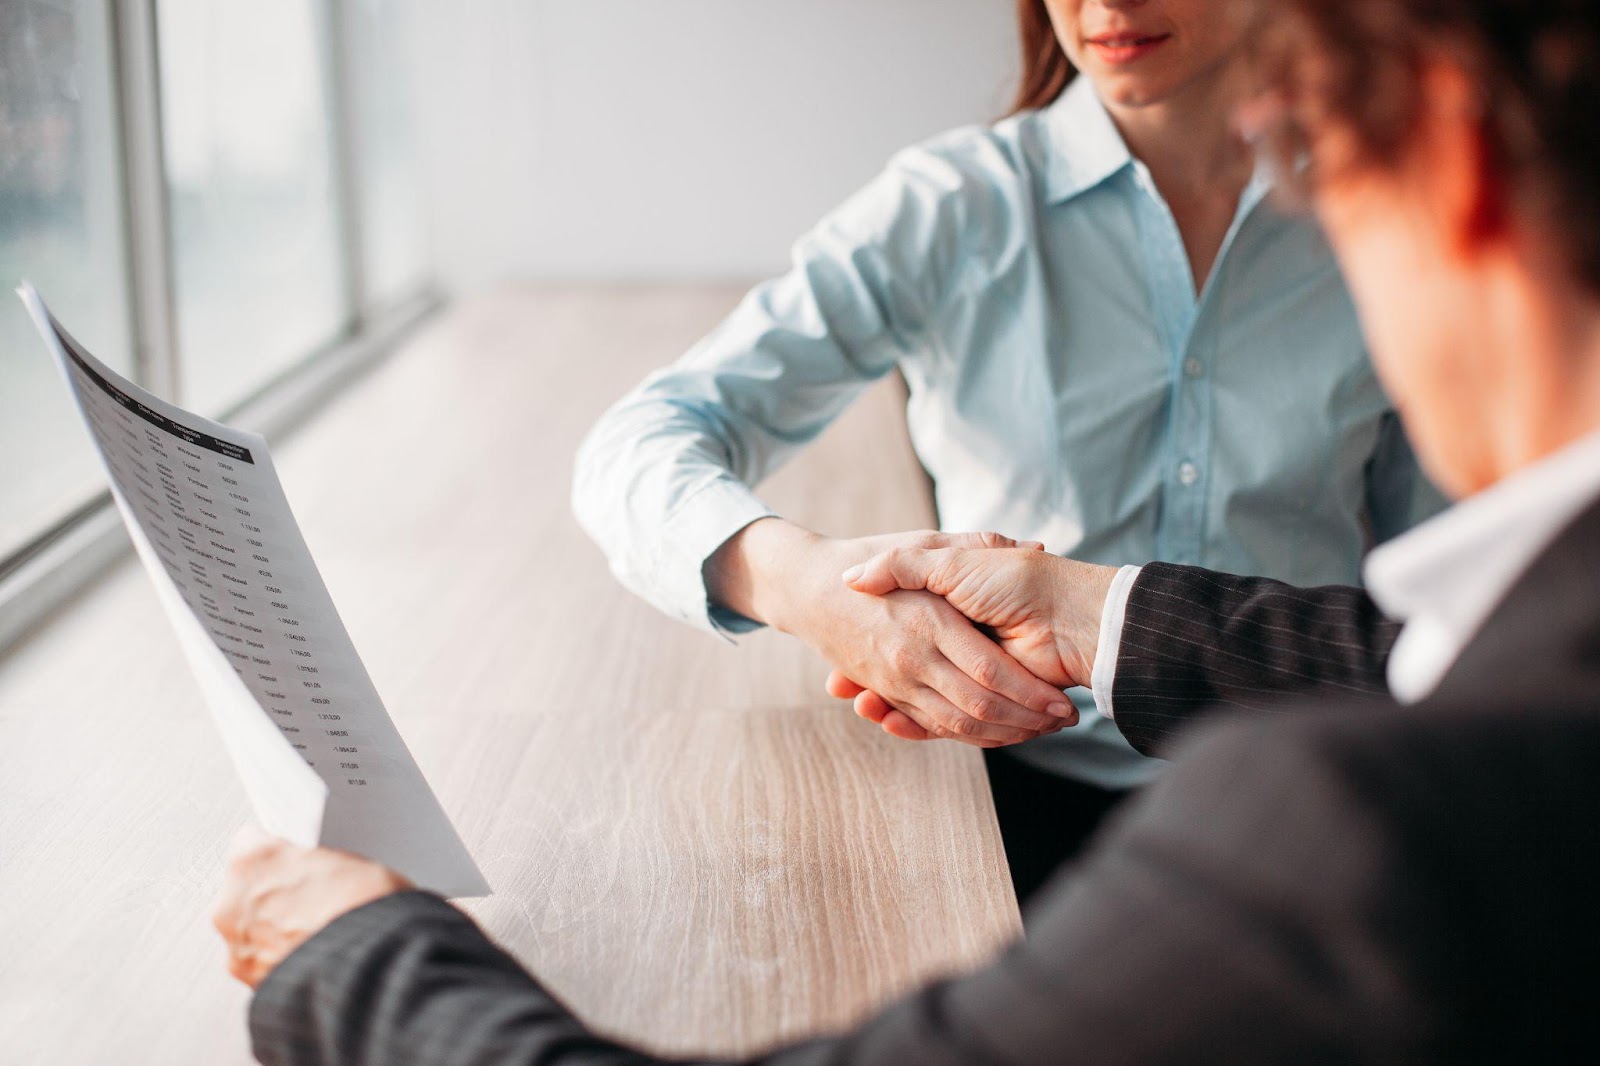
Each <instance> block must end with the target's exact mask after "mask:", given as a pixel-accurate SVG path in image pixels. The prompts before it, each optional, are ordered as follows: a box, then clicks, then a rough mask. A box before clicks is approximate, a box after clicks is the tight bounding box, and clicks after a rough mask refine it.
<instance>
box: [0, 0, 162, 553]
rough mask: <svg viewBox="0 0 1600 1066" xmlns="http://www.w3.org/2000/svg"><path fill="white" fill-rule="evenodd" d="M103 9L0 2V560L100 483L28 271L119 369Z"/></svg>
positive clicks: (119, 285)
mask: <svg viewBox="0 0 1600 1066" xmlns="http://www.w3.org/2000/svg"><path fill="white" fill-rule="evenodd" d="M108 32H109V30H108V26H107V23H106V18H105V5H104V4H102V3H98V2H90V0H85V2H74V0H51V2H46V0H0V283H3V284H4V288H3V289H0V558H3V557H5V556H7V555H10V554H11V553H12V552H14V551H15V550H16V549H17V548H18V547H20V546H21V545H22V544H23V543H25V542H26V541H28V540H31V539H32V538H33V537H35V536H37V535H38V534H39V533H40V532H42V531H43V530H44V528H45V527H47V526H49V525H50V524H52V523H53V522H55V521H56V520H58V519H59V518H61V517H62V516H63V515H64V514H65V513H66V512H67V511H69V510H71V509H72V508H73V507H75V506H77V505H78V504H81V503H82V502H84V500H86V499H88V497H89V496H90V495H91V494H92V493H94V492H97V491H99V490H100V489H102V488H103V487H104V485H103V479H102V478H101V476H100V473H99V470H98V468H97V467H96V465H95V460H94V457H93V453H92V452H91V451H90V449H89V441H88V437H87V435H86V434H85V433H84V431H83V426H82V424H81V423H80V422H79V420H78V416H77V414H76V413H75V412H74V411H73V410H72V407H71V401H70V400H69V399H68V398H67V391H66V389H65V388H64V387H63V385H62V383H61V380H60V377H59V376H58V372H57V371H56V369H55V366H54V364H53V363H52V362H51V361H50V357H49V356H48V355H46V354H45V350H44V346H43V342H42V341H41V340H40V339H39V336H38V334H37V333H35V332H34V329H33V325H32V323H31V322H30V321H29V319H28V316H27V314H26V313H25V312H24V311H23V308H22V303H21V301H19V300H18V299H17V298H16V297H15V296H14V295H13V294H12V292H11V290H12V289H13V288H15V287H16V284H17V281H18V280H19V279H21V278H27V279H28V280H30V281H32V282H33V283H34V284H35V285H37V286H38V287H39V291H40V292H41V293H42V294H43V295H44V297H45V299H46V300H48V301H49V302H50V306H51V310H53V311H54V312H55V313H56V314H57V315H59V316H60V317H61V319H62V321H63V322H64V323H65V324H66V325H67V327H68V328H69V329H71V330H72V332H73V334H74V335H75V336H77V337H78V339H79V340H81V341H83V343H84V344H86V345H88V346H89V348H90V349H91V350H93V351H94V352H95V354H96V355H99V356H100V357H101V358H103V359H105V360H106V361H107V362H109V363H111V364H112V365H113V366H116V367H117V368H118V369H119V370H123V371H127V370H128V369H129V366H130V361H131V358H130V357H131V345H130V342H129V328H128V306H127V288H126V280H127V272H126V267H125V261H124V254H123V244H122V199H121V193H120V188H121V186H120V184H119V166H118V162H117V154H116V145H117V138H116V133H115V129H116V126H115V120H114V112H113V107H114V103H113V101H114V96H113V93H112V87H111V69H112V68H111V58H110V47H109V40H108Z"/></svg>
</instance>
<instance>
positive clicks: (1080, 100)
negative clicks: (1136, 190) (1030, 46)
mask: <svg viewBox="0 0 1600 1066" xmlns="http://www.w3.org/2000/svg"><path fill="white" fill-rule="evenodd" d="M1044 120H1045V124H1046V126H1045V128H1046V129H1047V130H1048V131H1049V138H1048V143H1049V146H1050V157H1049V160H1048V164H1047V167H1046V169H1045V193H1046V195H1047V197H1048V199H1049V202H1050V203H1052V204H1055V203H1060V202H1061V201H1063V200H1069V199H1071V198H1072V197H1074V196H1077V195H1078V194H1079V193H1081V192H1084V191H1086V190H1088V189H1092V188H1094V187H1095V186H1096V185H1099V184H1100V183H1101V182H1102V181H1105V180H1106V179H1107V178H1109V177H1111V175H1113V174H1115V173H1117V172H1118V171H1119V170H1121V169H1123V168H1124V167H1126V166H1128V165H1129V164H1131V163H1132V162H1133V156H1132V155H1130V154H1129V152H1128V146H1127V144H1125V143H1124V142H1123V140H1122V134H1121V133H1118V132H1117V126H1116V123H1114V122H1112V121H1111V115H1110V114H1109V113H1107V111H1106V108H1105V105H1104V104H1102V103H1101V102H1100V97H1099V95H1098V94H1097V93H1096V92H1095V91H1094V83H1093V82H1091V81H1090V80H1089V79H1088V78H1085V77H1083V76H1082V75H1079V76H1078V77H1076V78H1074V79H1072V84H1070V85H1068V86H1067V88H1066V91H1065V92H1063V93H1062V94H1061V95H1060V97H1058V98H1057V99H1056V101H1055V103H1053V104H1051V105H1050V106H1049V107H1047V108H1046V109H1045V111H1044Z"/></svg>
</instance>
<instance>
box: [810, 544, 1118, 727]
mask: <svg viewBox="0 0 1600 1066" xmlns="http://www.w3.org/2000/svg"><path fill="white" fill-rule="evenodd" d="M985 536H987V537H990V538H992V541H991V542H992V543H993V544H994V545H995V546H993V547H973V546H964V545H959V544H955V545H951V544H944V545H928V544H923V545H914V544H900V545H896V546H894V547H891V548H888V549H887V550H885V551H882V552H880V553H879V554H877V555H875V556H874V557H873V558H871V559H869V560H868V561H866V562H865V563H862V564H860V565H857V566H854V567H851V568H849V569H848V570H846V571H845V572H844V574H843V580H844V584H845V585H847V586H848V587H849V588H850V589H851V590H853V591H854V592H856V593H857V594H866V595H869V596H875V597H893V596H897V595H905V594H906V593H907V592H919V593H922V594H924V595H926V594H929V593H931V594H933V595H936V596H940V597H943V598H944V600H945V602H946V603H947V604H948V605H949V606H950V607H951V608H953V609H954V610H956V611H959V612H960V613H961V614H962V615H963V616H965V617H966V618H968V619H970V620H971V621H973V622H976V623H978V624H980V625H984V626H987V627H988V628H989V630H990V631H991V632H992V633H993V634H994V637H995V641H996V642H997V643H998V647H999V650H1001V651H1002V652H1004V653H1005V654H1006V656H1007V658H1008V659H1010V660H1011V661H1013V662H1015V663H1017V664H1019V665H1020V666H1021V667H1023V668H1024V669H1026V670H1028V671H1030V672H1031V673H1033V674H1034V675H1035V677H1037V678H1038V679H1039V680H1040V681H1042V682H1045V683H1048V684H1049V685H1051V686H1052V687H1053V688H1055V689H1056V690H1057V691H1059V690H1060V689H1062V688H1068V687H1072V686H1075V685H1083V686H1088V685H1089V684H1090V682H1091V678H1092V676H1093V673H1094V662H1095V653H1096V649H1097V646H1098V644H1099V636H1100V617H1101V614H1102V612H1103V611H1104V608H1105V600H1106V594H1107V591H1108V590H1109V588H1110V586H1111V580H1112V578H1113V577H1115V575H1116V567H1110V566H1095V565H1093V564H1089V563H1082V562H1078V561H1076V560H1073V559H1064V558H1061V557H1059V556H1055V555H1049V554H1047V553H1045V552H1043V551H1037V550H1029V549H1028V548H1025V547H1014V546H1011V545H1013V544H1014V542H1010V541H1007V540H1006V539H1005V538H1001V537H995V536H994V535H992V534H987V535H985ZM827 688H828V692H829V694H830V695H833V696H837V697H839V698H841V699H854V701H855V709H856V713H857V714H859V715H861V716H862V717H863V718H866V719H868V720H870V721H873V722H877V723H878V724H879V725H881V726H882V727H883V729H884V730H885V731H886V732H888V733H890V734H892V735H894V736H898V737H902V738H904V739H907V740H927V739H930V738H931V737H935V736H941V735H945V734H942V733H939V732H938V731H936V730H933V729H929V728H928V727H927V726H926V725H925V724H924V722H923V721H922V720H921V719H920V717H919V716H918V715H916V714H915V713H912V712H911V711H909V710H908V709H907V708H906V707H905V706H904V705H903V704H902V703H900V702H898V701H896V700H895V699H893V698H890V697H889V696H888V695H887V694H885V693H884V692H882V691H881V690H879V689H878V688H877V687H876V686H875V685H874V684H873V683H872V682H871V681H869V680H866V678H865V676H863V675H860V674H855V673H851V672H849V671H848V670H843V671H841V670H838V669H835V670H834V672H833V673H832V674H831V675H829V677H828V682H827Z"/></svg>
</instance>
